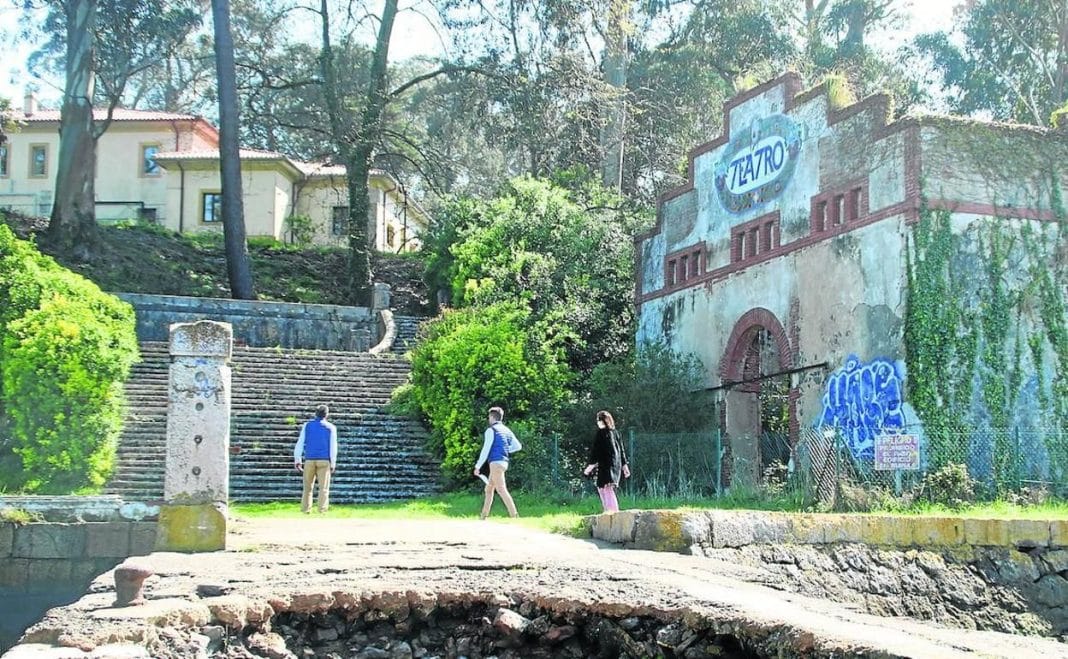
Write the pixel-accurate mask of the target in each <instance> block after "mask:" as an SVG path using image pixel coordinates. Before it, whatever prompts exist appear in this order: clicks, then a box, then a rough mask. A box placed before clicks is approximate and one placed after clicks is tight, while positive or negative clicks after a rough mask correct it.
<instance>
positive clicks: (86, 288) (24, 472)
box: [0, 226, 138, 493]
mask: <svg viewBox="0 0 1068 659" xmlns="http://www.w3.org/2000/svg"><path fill="white" fill-rule="evenodd" d="M137 358H138V353H137V339H136V336H135V334H134V317H133V310H132V309H131V307H130V306H129V305H128V304H126V303H125V302H123V301H121V300H119V299H118V298H116V297H114V296H111V295H108V294H106V293H104V292H102V291H101V290H100V289H99V288H97V286H96V285H94V284H93V283H92V282H90V281H88V280H86V279H84V278H82V277H80V276H78V275H76V274H74V273H72V272H70V271H68V270H65V269H63V268H61V267H60V266H58V265H57V264H56V263H55V262H54V261H53V260H52V259H51V258H48V257H44V256H42V255H40V254H39V253H38V252H37V251H36V249H34V247H33V245H32V244H31V243H27V242H25V241H21V240H18V239H17V238H15V236H14V234H12V233H11V231H10V230H9V229H8V228H7V227H3V226H0V433H3V434H2V435H0V444H2V445H0V489H4V490H25V491H33V492H45V493H62V492H71V491H75V490H78V489H81V488H86V487H89V488H93V487H99V486H100V485H101V484H103V482H104V479H105V478H106V477H107V475H108V473H109V471H110V469H111V467H112V463H113V461H114V455H115V441H116V438H117V436H118V433H119V430H120V429H121V424H122V414H123V406H124V402H123V397H122V383H123V381H124V380H125V379H126V376H127V375H128V373H129V369H130V366H131V365H132V364H133V362H134V361H136V360H137Z"/></svg>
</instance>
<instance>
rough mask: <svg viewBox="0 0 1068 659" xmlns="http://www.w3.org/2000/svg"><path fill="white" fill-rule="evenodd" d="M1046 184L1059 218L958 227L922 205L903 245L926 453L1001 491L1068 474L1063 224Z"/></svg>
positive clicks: (910, 359) (911, 383)
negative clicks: (906, 244)
mask: <svg viewBox="0 0 1068 659" xmlns="http://www.w3.org/2000/svg"><path fill="white" fill-rule="evenodd" d="M1053 188H1054V194H1053V195H1051V201H1053V206H1054V214H1055V218H1056V221H1054V222H1048V221H1047V222H1039V221H1027V220H1009V219H1005V218H981V219H977V220H974V221H972V222H970V223H969V224H968V225H967V226H966V227H965V226H958V227H954V226H953V219H952V216H951V214H950V213H949V212H948V211H942V210H931V209H927V208H924V209H922V210H921V213H920V221H919V223H918V224H917V225H916V226H915V230H914V231H913V233H912V235H911V240H910V243H911V244H910V245H909V250H908V254H909V257H908V263H907V278H908V295H907V305H906V317H905V330H904V334H905V336H904V341H905V353H906V365H907V369H908V374H909V375H908V389H907V399H908V401H909V402H910V403H911V404H912V406H913V408H914V409H915V410H916V412H917V414H918V415H919V417H920V420H921V421H922V422H923V426H924V434H925V436H926V439H927V447H928V454H927V457H928V461H929V463H930V465H931V467H932V468H940V467H942V466H944V465H946V464H949V463H965V464H967V465H968V467H969V471H971V472H972V473H973V474H974V475H976V476H978V477H979V479H980V481H981V482H985V483H987V484H988V485H989V486H990V487H992V488H994V489H996V490H1003V489H1006V488H1016V487H1020V486H1021V485H1023V484H1027V483H1029V482H1031V481H1043V482H1053V483H1065V482H1068V310H1066V306H1065V289H1066V285H1068V267H1066V266H1065V264H1064V263H1063V261H1064V258H1063V256H1064V254H1065V253H1066V250H1068V247H1066V245H1068V230H1066V222H1065V212H1064V209H1063V205H1062V204H1061V203H1060V195H1059V191H1058V190H1057V185H1056V184H1054V186H1053ZM955 229H956V231H955Z"/></svg>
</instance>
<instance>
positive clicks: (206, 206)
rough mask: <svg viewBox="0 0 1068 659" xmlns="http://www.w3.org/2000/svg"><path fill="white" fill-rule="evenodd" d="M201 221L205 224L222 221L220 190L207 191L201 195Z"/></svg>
mask: <svg viewBox="0 0 1068 659" xmlns="http://www.w3.org/2000/svg"><path fill="white" fill-rule="evenodd" d="M200 221H201V222H203V223H204V224H213V223H215V222H222V195H221V194H219V193H218V192H205V193H203V194H202V195H201V213H200Z"/></svg>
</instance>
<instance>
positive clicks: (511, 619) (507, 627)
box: [493, 609, 530, 636]
mask: <svg viewBox="0 0 1068 659" xmlns="http://www.w3.org/2000/svg"><path fill="white" fill-rule="evenodd" d="M529 626H530V620H527V619H526V618H524V617H523V616H521V615H519V614H518V613H516V612H515V611H512V610H510V609H497V616H496V617H495V618H494V619H493V628H494V629H495V630H497V632H498V633H499V634H502V635H504V636H518V635H520V634H522V633H523V632H525V631H526V629H527V627H529Z"/></svg>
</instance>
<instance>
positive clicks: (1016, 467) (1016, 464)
mask: <svg viewBox="0 0 1068 659" xmlns="http://www.w3.org/2000/svg"><path fill="white" fill-rule="evenodd" d="M1012 434H1013V437H1014V439H1015V441H1014V442H1013V446H1014V447H1015V455H1013V460H1012V471H1013V481H1014V482H1015V490H1016V491H1017V492H1019V491H1020V463H1021V462H1022V461H1023V454H1022V452H1021V451H1020V427H1019V426H1017V427H1015V428H1013V429H1012Z"/></svg>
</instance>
